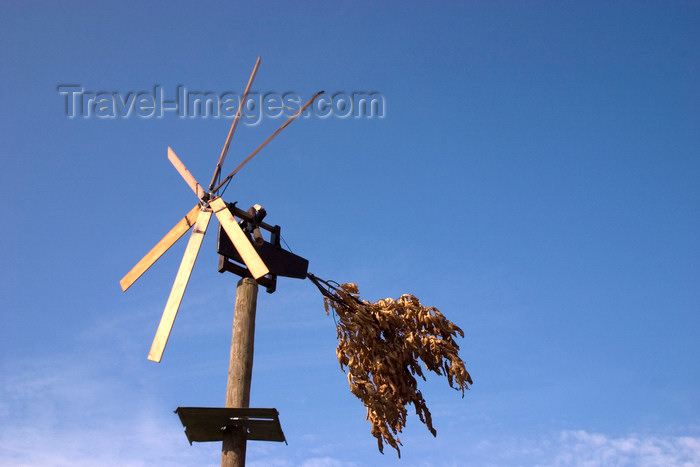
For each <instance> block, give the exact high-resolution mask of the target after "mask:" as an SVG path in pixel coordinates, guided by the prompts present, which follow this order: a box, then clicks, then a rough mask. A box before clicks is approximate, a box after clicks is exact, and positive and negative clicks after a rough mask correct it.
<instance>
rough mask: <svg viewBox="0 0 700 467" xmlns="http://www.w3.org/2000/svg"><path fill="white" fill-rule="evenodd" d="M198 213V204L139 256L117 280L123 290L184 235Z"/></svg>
mask: <svg viewBox="0 0 700 467" xmlns="http://www.w3.org/2000/svg"><path fill="white" fill-rule="evenodd" d="M198 213H199V205H197V206H195V207H194V208H192V210H191V211H190V212H188V213H187V215H186V216H185V217H183V218H182V219H181V220H180V222H178V223H177V224H176V225H175V227H173V228H172V229H171V230H170V232H168V233H167V234H165V237H163V238H162V239H161V241H159V242H158V243H156V246H154V247H153V248H151V251H149V252H148V253H146V256H144V257H143V258H141V261H139V262H138V263H136V266H134V267H133V268H131V271H129V272H128V273H126V276H124V277H123V278H122V280H120V281H119V284H120V285H121V286H122V290H123V291H124V292H126V289H128V288H129V287H131V284H133V283H134V282H136V279H138V278H139V277H141V275H143V273H144V272H146V271H147V270H148V268H150V267H151V266H153V263H155V262H156V261H157V260H158V258H160V257H161V256H163V253H165V252H166V251H168V249H169V248H170V247H171V246H173V245H174V244H175V242H177V241H178V240H179V239H180V237H182V236H183V235H185V232H187V231H188V230H190V227H192V226H193V225H194V223H195V221H196V220H197V214H198Z"/></svg>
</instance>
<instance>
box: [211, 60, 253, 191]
mask: <svg viewBox="0 0 700 467" xmlns="http://www.w3.org/2000/svg"><path fill="white" fill-rule="evenodd" d="M259 66H260V57H258V60H257V61H256V62H255V66H254V67H253V73H251V74H250V79H249V80H248V84H247V85H246V87H245V91H243V97H241V102H240V103H239V104H238V110H236V116H235V117H233V122H232V123H231V128H230V129H229V130H228V136H227V137H226V143H225V144H224V148H223V149H222V150H221V155H220V156H219V162H218V163H217V164H216V169H214V176H213V177H212V178H211V183H210V184H209V190H211V189H212V188H214V184H215V183H216V179H217V177H218V176H219V174H220V173H221V167H223V165H224V161H225V160H226V153H227V152H228V147H229V146H230V145H231V139H232V138H233V133H235V131H236V126H237V125H238V121H239V120H240V119H241V113H242V111H243V106H244V105H245V104H246V100H247V99H248V93H249V92H250V87H251V86H252V85H253V80H254V79H255V75H256V74H257V73H258V67H259Z"/></svg>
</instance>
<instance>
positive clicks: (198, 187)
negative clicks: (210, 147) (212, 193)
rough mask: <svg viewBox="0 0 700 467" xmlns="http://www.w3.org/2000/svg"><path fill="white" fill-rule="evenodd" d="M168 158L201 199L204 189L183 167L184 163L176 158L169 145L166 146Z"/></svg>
mask: <svg viewBox="0 0 700 467" xmlns="http://www.w3.org/2000/svg"><path fill="white" fill-rule="evenodd" d="M168 160H169V161H170V162H171V163H172V164H173V165H174V166H175V169H176V170H177V171H178V172H179V173H180V175H181V176H182V178H184V179H185V182H186V183H187V184H188V185H189V186H190V188H192V191H194V194H195V195H197V198H199V199H202V198H203V197H204V189H203V188H202V186H201V185H200V184H199V183H197V180H195V179H194V177H193V176H192V174H191V173H190V171H189V170H187V168H186V167H185V164H183V163H182V162H181V161H180V159H178V157H177V156H176V155H175V152H174V151H173V150H172V149H171V148H170V147H168Z"/></svg>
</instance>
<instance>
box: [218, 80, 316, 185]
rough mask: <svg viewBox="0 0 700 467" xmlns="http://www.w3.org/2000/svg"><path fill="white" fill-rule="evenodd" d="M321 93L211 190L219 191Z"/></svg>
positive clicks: (314, 97)
mask: <svg viewBox="0 0 700 467" xmlns="http://www.w3.org/2000/svg"><path fill="white" fill-rule="evenodd" d="M321 94H323V91H319V92H317V93H316V94H314V96H313V97H312V98H311V99H309V101H308V102H307V103H306V104H304V105H303V106H302V108H300V109H299V110H297V112H296V113H295V114H294V115H292V116H291V117H289V120H287V121H286V122H284V123H283V124H282V126H281V127H279V128H278V129H277V130H276V131H275V132H274V133H272V134H271V135H270V136H269V137H268V138H267V139H266V140H265V141H263V142H262V144H261V145H260V146H258V147H257V149H255V151H253V152H252V153H250V155H249V156H248V157H246V158H245V160H244V161H243V162H241V163H240V164H238V167H236V168H235V169H233V172H231V173H230V174H228V175H227V176H226V178H224V179H223V180H221V183H219V184H218V185H217V186H216V188H214V190H213V191H214V193H216V192H217V191H219V189H220V188H221V187H222V186H224V185H225V184H226V182H228V181H229V180H231V179H232V178H233V176H234V175H236V174H237V173H238V171H239V170H241V169H242V168H243V166H244V165H246V164H247V163H248V162H250V160H251V159H252V158H253V157H255V155H256V154H257V153H259V152H260V150H262V148H264V147H265V146H266V145H267V143H269V142H270V141H272V140H273V139H274V138H275V136H277V135H279V134H280V132H281V131H282V130H284V129H285V128H286V127H287V125H289V124H290V123H292V122H293V121H294V119H295V118H297V117H298V116H299V115H301V114H302V112H304V110H306V108H307V107H308V106H310V105H311V103H312V102H313V101H314V100H315V99H316V98H317V97H318V96H320V95H321Z"/></svg>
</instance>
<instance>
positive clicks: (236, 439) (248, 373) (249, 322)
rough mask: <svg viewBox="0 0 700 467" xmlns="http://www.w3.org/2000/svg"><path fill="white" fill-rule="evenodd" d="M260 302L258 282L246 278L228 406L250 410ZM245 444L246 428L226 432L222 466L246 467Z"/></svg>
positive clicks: (239, 295)
mask: <svg viewBox="0 0 700 467" xmlns="http://www.w3.org/2000/svg"><path fill="white" fill-rule="evenodd" d="M257 299H258V284H257V282H255V280H253V279H252V278H250V277H244V278H243V279H241V280H240V281H238V287H237V288H236V308H235V310H234V316H233V335H232V337H231V360H230V363H229V370H228V384H227V386H226V407H233V408H248V407H249V404H250V381H251V378H252V375H253V343H254V338H255V307H256V304H257ZM246 441H247V439H246V430H245V428H243V427H234V428H231V429H228V430H226V432H224V442H223V444H222V446H221V467H243V466H245V451H246Z"/></svg>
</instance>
